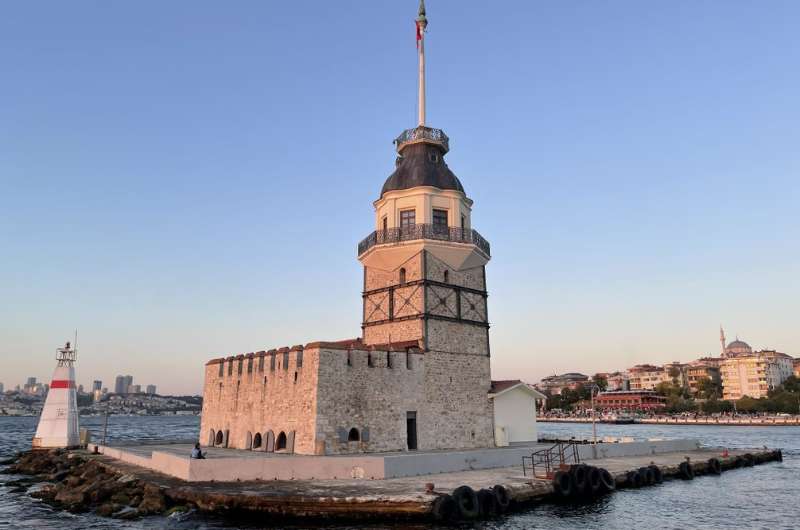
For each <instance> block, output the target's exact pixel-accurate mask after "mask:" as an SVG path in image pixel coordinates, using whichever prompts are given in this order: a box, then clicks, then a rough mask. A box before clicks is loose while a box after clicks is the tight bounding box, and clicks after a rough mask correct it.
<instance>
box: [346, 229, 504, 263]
mask: <svg viewBox="0 0 800 530" xmlns="http://www.w3.org/2000/svg"><path fill="white" fill-rule="evenodd" d="M415 239H434V240H436V241H450V242H453V243H469V244H472V245H475V246H476V247H478V248H479V249H481V250H482V251H483V252H484V254H486V255H487V256H491V253H490V248H489V242H488V241H486V240H485V239H484V238H483V236H481V235H480V234H479V233H478V231H477V230H472V229H471V228H456V227H448V226H439V225H432V224H415V225H411V226H404V227H402V228H389V229H388V230H376V231H375V232H372V233H371V234H370V235H368V236H367V237H365V238H364V239H363V240H362V241H361V242H360V243H359V244H358V255H359V256H360V255H361V254H363V253H364V252H366V251H367V250H369V249H371V248H372V247H374V246H375V245H385V244H390V243H400V242H401V241H413V240H415Z"/></svg>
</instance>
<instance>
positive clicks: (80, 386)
mask: <svg viewBox="0 0 800 530" xmlns="http://www.w3.org/2000/svg"><path fill="white" fill-rule="evenodd" d="M78 394H83V385H78Z"/></svg>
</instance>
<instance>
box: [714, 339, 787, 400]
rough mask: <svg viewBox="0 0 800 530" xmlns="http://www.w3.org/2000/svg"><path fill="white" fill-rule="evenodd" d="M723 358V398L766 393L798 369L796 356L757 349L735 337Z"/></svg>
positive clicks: (764, 395)
mask: <svg viewBox="0 0 800 530" xmlns="http://www.w3.org/2000/svg"><path fill="white" fill-rule="evenodd" d="M725 351H726V354H727V356H726V358H725V360H724V361H723V362H722V366H721V368H720V374H721V376H722V397H723V399H741V398H742V397H744V396H749V397H751V398H756V399H758V398H762V397H766V396H767V394H768V392H769V391H770V390H774V389H775V388H777V387H778V386H779V385H780V384H781V383H783V382H784V381H785V380H786V379H787V378H788V377H790V376H791V375H792V374H793V373H794V359H792V358H791V357H790V356H788V355H786V354H785V353H780V352H777V351H775V350H761V351H758V352H753V350H752V348H751V347H750V345H749V344H747V343H746V342H744V341H740V340H738V339H737V340H735V341H734V342H732V343H730V344H729V345H728V347H727V348H726V349H725Z"/></svg>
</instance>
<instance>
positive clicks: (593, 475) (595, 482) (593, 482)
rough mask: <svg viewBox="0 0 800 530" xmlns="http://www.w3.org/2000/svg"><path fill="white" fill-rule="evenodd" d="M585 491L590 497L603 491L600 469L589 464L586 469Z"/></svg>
mask: <svg viewBox="0 0 800 530" xmlns="http://www.w3.org/2000/svg"><path fill="white" fill-rule="evenodd" d="M586 493H587V494H588V495H589V496H592V497H594V496H596V495H600V494H601V493H603V480H602V479H601V477H600V470H599V469H598V468H596V467H594V466H589V468H588V469H587V470H586Z"/></svg>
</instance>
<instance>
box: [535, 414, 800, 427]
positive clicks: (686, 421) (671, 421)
mask: <svg viewBox="0 0 800 530" xmlns="http://www.w3.org/2000/svg"><path fill="white" fill-rule="evenodd" d="M536 421H538V422H542V423H548V422H549V423H592V418H591V417H589V418H586V417H550V418H548V417H539V418H537V419H536ZM596 421H597V423H615V422H614V421H607V420H604V419H602V418H597V420H596ZM633 423H641V424H643V425H735V426H740V427H789V426H800V416H785V417H783V416H767V417H761V418H758V417H754V418H727V417H720V418H715V417H711V416H700V417H697V418H693V417H680V416H677V417H670V416H664V417H650V418H635V419H634V421H633Z"/></svg>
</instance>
